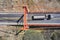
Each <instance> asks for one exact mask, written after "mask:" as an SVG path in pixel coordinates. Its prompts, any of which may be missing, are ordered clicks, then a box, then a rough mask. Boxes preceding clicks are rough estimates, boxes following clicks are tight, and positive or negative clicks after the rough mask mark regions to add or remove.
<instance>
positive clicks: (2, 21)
mask: <svg viewBox="0 0 60 40" xmlns="http://www.w3.org/2000/svg"><path fill="white" fill-rule="evenodd" d="M22 15H23V13H22V12H21V13H0V25H17V21H18V19H19V18H20V17H21V16H22ZM34 15H45V14H28V15H27V20H28V21H27V22H28V24H52V25H53V24H57V25H58V24H60V14H52V13H51V15H52V18H51V20H32V19H31V17H32V16H34ZM18 25H23V18H22V20H20V21H19V23H18Z"/></svg>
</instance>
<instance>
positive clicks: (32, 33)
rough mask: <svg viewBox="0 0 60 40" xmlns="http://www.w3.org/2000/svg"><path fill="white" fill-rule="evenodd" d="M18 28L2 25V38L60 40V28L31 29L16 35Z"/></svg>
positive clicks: (0, 32) (11, 39)
mask: <svg viewBox="0 0 60 40" xmlns="http://www.w3.org/2000/svg"><path fill="white" fill-rule="evenodd" d="M17 29H18V31H19V29H20V28H19V27H18V28H17ZM17 29H16V27H15V26H5V25H3V26H0V40H53V39H54V40H60V30H32V29H29V30H27V31H25V32H24V31H22V32H21V33H19V35H15V34H16V31H17Z"/></svg>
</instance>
